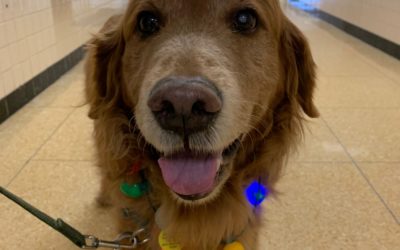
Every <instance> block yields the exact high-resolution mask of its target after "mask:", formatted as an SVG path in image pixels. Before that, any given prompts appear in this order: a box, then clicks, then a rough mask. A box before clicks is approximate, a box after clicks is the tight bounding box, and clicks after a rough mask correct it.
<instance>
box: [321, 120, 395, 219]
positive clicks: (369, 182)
mask: <svg viewBox="0 0 400 250" xmlns="http://www.w3.org/2000/svg"><path fill="white" fill-rule="evenodd" d="M321 120H322V121H323V122H324V123H325V125H326V126H327V127H328V129H329V131H330V132H331V133H332V135H333V136H334V137H335V138H336V140H337V141H338V143H339V144H340V145H341V146H342V147H343V149H344V151H345V152H346V154H347V156H348V157H349V158H350V159H351V161H352V163H353V165H354V166H355V168H356V169H357V170H358V172H359V173H360V174H361V176H362V177H363V178H364V180H365V181H366V182H367V184H368V186H369V187H370V188H371V189H372V191H373V192H374V193H375V195H376V196H377V197H378V198H379V200H380V201H381V203H382V204H383V205H384V206H385V208H386V210H387V211H388V212H389V213H390V215H391V216H392V217H393V219H394V221H395V222H396V223H397V224H398V225H400V221H399V219H398V218H397V216H396V214H395V213H394V212H393V211H392V209H391V208H390V207H389V205H388V204H387V203H386V201H385V200H384V199H383V198H382V196H381V195H380V194H379V192H378V191H377V190H376V189H375V187H374V185H372V183H371V181H370V180H369V179H368V177H367V175H366V174H365V173H364V171H363V170H362V169H361V167H360V166H359V165H358V163H357V162H356V161H355V160H354V158H353V156H352V155H351V154H350V153H349V151H348V150H347V148H346V147H345V146H344V144H343V143H342V141H341V140H340V139H339V137H338V136H337V135H336V133H335V132H334V131H333V130H332V128H331V127H330V126H329V124H328V123H327V121H326V120H325V119H324V118H323V117H321Z"/></svg>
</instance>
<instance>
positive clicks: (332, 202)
mask: <svg viewBox="0 0 400 250" xmlns="http://www.w3.org/2000/svg"><path fill="white" fill-rule="evenodd" d="M286 12H287V14H288V16H289V17H290V19H291V20H293V21H294V23H295V24H296V25H297V26H299V27H300V29H301V30H302V31H303V32H304V33H305V34H306V36H307V38H308V39H309V41H310V44H311V48H312V51H313V55H314V58H315V61H316V63H317V65H318V90H317V93H316V103H317V107H318V108H319V109H320V112H321V118H320V119H316V120H311V121H310V122H309V124H308V129H307V130H306V135H305V143H304V145H303V146H302V147H300V150H299V153H298V155H296V156H293V157H292V158H291V159H290V161H289V164H288V167H287V169H286V171H285V175H284V176H283V178H282V179H281V181H280V182H279V185H278V190H279V191H280V192H281V194H280V195H279V196H278V197H277V198H275V197H270V198H269V199H268V200H267V201H266V202H265V203H264V209H265V211H264V220H265V226H264V228H263V233H262V237H261V238H260V239H259V244H260V246H262V247H261V248H260V249H273V250H275V249H363V250H364V249H400V61H399V60H396V59H395V58H392V57H390V56H388V55H386V54H384V53H382V52H380V51H379V50H376V49H374V48H372V47H370V46H369V45H367V44H365V43H363V42H361V41H359V40H357V39H355V38H353V37H351V36H349V35H347V34H345V33H343V32H342V31H340V30H338V29H336V28H334V27H333V26H331V25H329V24H327V23H325V22H323V21H320V20H319V19H317V18H314V17H311V16H310V15H309V14H306V13H304V12H301V11H299V10H295V9H293V8H291V7H288V8H287V10H286ZM83 88H84V74H83V63H79V65H78V66H76V67H75V68H73V69H72V70H71V71H70V72H68V73H67V74H65V75H64V76H63V77H62V78H61V79H59V80H58V81H57V82H56V83H55V84H53V85H52V86H50V87H49V88H48V89H47V90H45V91H44V92H43V93H42V94H40V95H39V96H38V97H36V98H35V99H34V100H33V101H32V102H30V103H29V104H28V105H26V106H25V107H24V108H22V109H21V110H20V111H18V112H17V113H16V114H15V115H13V116H12V117H10V118H9V119H8V120H6V121H5V122H4V123H3V124H1V125H0V149H1V150H0V173H1V174H0V185H2V186H5V187H7V188H8V189H9V190H11V191H12V192H15V193H16V194H18V195H19V196H21V197H23V198H24V199H26V200H27V201H29V202H31V203H32V204H34V205H35V206H37V207H38V208H40V209H42V210H43V211H45V212H47V213H49V214H51V215H52V216H54V217H61V218H62V219H63V220H65V221H66V222H68V223H70V224H71V225H74V226H75V227H76V228H78V229H79V230H81V231H82V232H85V233H89V234H94V235H96V236H99V237H101V238H106V239H112V238H114V237H115V235H116V232H115V227H114V224H113V221H112V220H111V217H110V216H109V213H107V210H104V209H100V208H98V207H97V206H96V203H95V201H94V197H95V196H96V194H97V192H98V190H99V176H98V175H97V169H96V167H95V163H94V157H93V155H94V152H93V150H94V149H93V142H92V121H91V120H89V118H88V117H87V111H88V108H87V106H83V104H84V97H83ZM0 221H1V222H0V225H1V226H0V249H11V250H13V249H37V250H42V249H62V250H64V249H65V250H69V249H71V250H72V249H76V248H75V247H74V246H73V245H72V244H71V243H70V242H69V241H68V240H66V239H64V238H63V237H62V236H60V235H59V234H58V233H56V232H55V231H53V230H51V229H50V228H48V227H47V226H45V225H44V224H43V223H41V222H38V221H37V220H36V219H35V218H33V217H32V216H30V215H28V214H27V213H26V212H24V211H23V210H22V209H20V208H18V207H17V206H16V205H14V204H13V203H11V202H10V201H8V200H6V199H5V198H4V197H2V196H0Z"/></svg>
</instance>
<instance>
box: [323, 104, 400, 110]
mask: <svg viewBox="0 0 400 250" xmlns="http://www.w3.org/2000/svg"><path fill="white" fill-rule="evenodd" d="M318 107H320V108H322V109H341V110H346V109H355V110H382V109H387V110H399V109H400V107H357V106H356V107H354V106H353V107H332V106H324V105H318Z"/></svg>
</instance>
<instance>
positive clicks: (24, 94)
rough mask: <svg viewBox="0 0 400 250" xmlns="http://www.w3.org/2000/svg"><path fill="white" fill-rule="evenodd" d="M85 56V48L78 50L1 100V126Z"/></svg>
mask: <svg viewBox="0 0 400 250" xmlns="http://www.w3.org/2000/svg"><path fill="white" fill-rule="evenodd" d="M84 54H85V52H84V49H83V47H79V48H77V49H76V50H74V51H73V52H71V53H70V54H68V55H67V56H65V57H64V58H62V59H61V60H59V61H58V62H56V63H55V64H53V65H52V66H50V67H48V68H47V69H46V70H44V71H43V72H42V73H40V74H38V75H37V76H35V77H34V78H32V79H31V80H29V81H28V82H26V83H25V84H23V85H21V86H20V87H19V88H18V89H16V90H14V91H13V92H12V93H10V94H9V95H7V96H6V97H4V98H3V99H1V100H0V124H1V123H2V122H4V121H5V120H6V119H7V118H8V117H10V116H11V115H13V114H14V113H15V112H17V111H18V110H19V109H20V108H22V107H23V106H25V105H26V104H27V103H28V102H30V101H31V100H32V99H33V98H35V97H36V96H37V95H39V94H40V93H41V92H42V91H43V90H45V89H46V88H47V87H49V86H50V85H52V84H53V83H54V82H56V81H57V79H59V78H60V77H61V76H62V75H64V74H65V73H66V72H68V71H69V70H70V69H71V68H73V67H74V66H75V65H76V64H78V63H79V62H80V61H81V60H82V59H83V56H84Z"/></svg>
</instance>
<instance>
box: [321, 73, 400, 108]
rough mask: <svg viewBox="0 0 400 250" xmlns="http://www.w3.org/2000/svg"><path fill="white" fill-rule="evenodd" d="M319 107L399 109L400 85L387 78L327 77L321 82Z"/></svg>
mask: <svg viewBox="0 0 400 250" xmlns="http://www.w3.org/2000/svg"><path fill="white" fill-rule="evenodd" d="M316 102H317V106H318V107H329V108H394V107H396V108H398V107H400V85H397V84H395V83H394V82H393V81H392V80H391V79H390V78H386V77H334V76H331V77H326V78H325V80H324V81H319V84H318V90H317V94H316Z"/></svg>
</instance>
